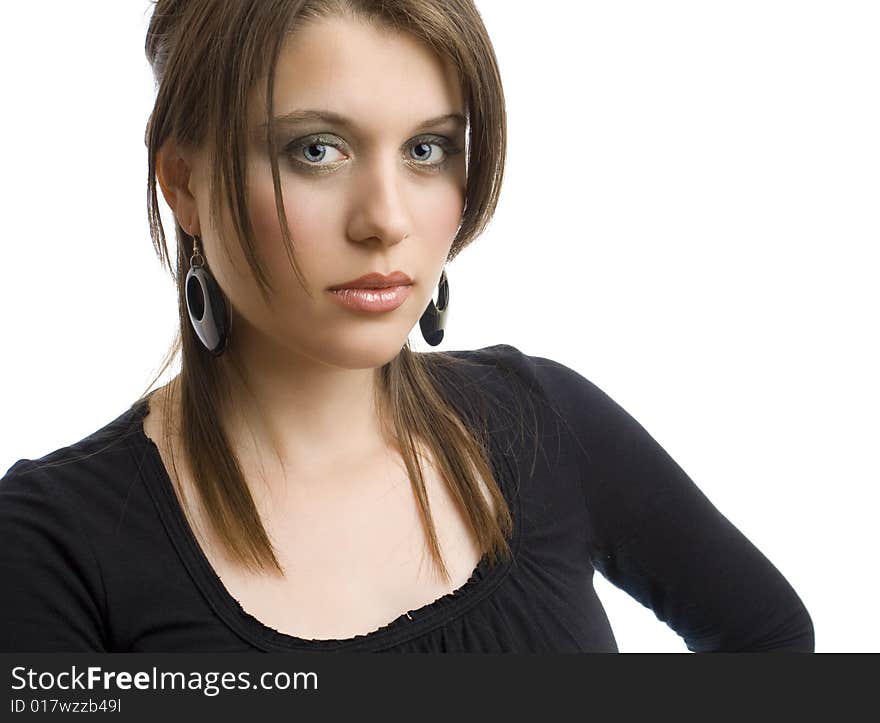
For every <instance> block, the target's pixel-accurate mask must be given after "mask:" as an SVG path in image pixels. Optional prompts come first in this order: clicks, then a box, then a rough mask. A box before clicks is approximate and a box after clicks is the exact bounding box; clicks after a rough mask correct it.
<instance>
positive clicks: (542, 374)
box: [445, 344, 617, 416]
mask: <svg viewBox="0 0 880 723" xmlns="http://www.w3.org/2000/svg"><path fill="white" fill-rule="evenodd" d="M445 354H446V355H449V356H452V357H453V358H454V359H456V360H463V361H464V362H465V364H466V366H465V367H464V368H465V369H473V370H475V372H482V374H481V378H482V379H485V380H489V379H491V380H493V381H496V382H500V383H502V384H504V385H505V386H506V387H507V388H508V389H509V390H510V391H512V392H518V393H519V395H520V396H522V395H524V394H528V395H531V396H534V397H537V398H540V399H541V400H542V401H543V402H545V403H546V404H548V405H549V406H550V407H551V408H552V409H553V410H554V411H556V412H560V413H564V414H565V415H566V416H567V415H569V414H571V413H577V414H583V413H584V412H585V411H590V410H592V411H593V412H596V413H598V412H599V411H601V410H603V409H604V410H606V411H608V410H609V409H613V408H614V407H616V406H617V405H616V403H615V402H614V401H613V400H612V399H611V398H610V397H609V396H608V395H607V394H606V393H605V392H603V391H602V390H601V389H600V388H599V387H598V386H597V385H596V384H594V383H593V382H592V381H590V380H589V379H588V378H587V377H585V376H584V375H583V374H582V373H581V372H580V371H578V370H576V369H575V368H572V367H570V366H567V365H566V364H563V363H562V362H560V361H557V360H556V359H551V358H548V357H544V356H539V355H535V354H528V353H526V352H524V351H522V350H521V349H519V348H518V347H515V346H513V345H511V344H495V345H493V346H487V347H482V348H480V349H473V350H458V351H449V352H445Z"/></svg>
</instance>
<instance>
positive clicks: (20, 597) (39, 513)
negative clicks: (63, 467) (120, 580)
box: [0, 460, 106, 653]
mask: <svg viewBox="0 0 880 723" xmlns="http://www.w3.org/2000/svg"><path fill="white" fill-rule="evenodd" d="M36 467H37V465H36V464H35V463H34V462H32V461H31V460H19V461H18V462H16V463H15V464H14V465H13V466H12V467H11V468H10V469H9V471H8V472H7V473H6V475H5V476H4V477H3V478H2V479H0V579H2V580H3V592H2V593H0V652H4V653H6V652H106V646H105V643H104V640H105V638H104V623H103V620H104V617H103V615H102V611H101V603H102V602H103V601H104V589H103V582H102V579H101V574H100V570H99V568H98V564H97V561H96V559H95V555H94V553H93V551H92V549H91V547H90V545H89V542H88V540H87V539H86V537H85V535H84V534H83V531H82V529H81V525H80V522H79V519H78V516H77V514H76V512H75V511H74V509H73V508H72V507H71V506H70V505H69V504H68V501H67V499H66V498H65V497H64V494H63V490H62V485H61V484H60V483H58V482H57V481H56V482H55V483H53V481H52V479H51V475H52V470H51V468H49V469H48V470H47V471H44V470H40V469H35V468H36Z"/></svg>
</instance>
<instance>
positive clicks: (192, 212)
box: [156, 139, 201, 236]
mask: <svg viewBox="0 0 880 723" xmlns="http://www.w3.org/2000/svg"><path fill="white" fill-rule="evenodd" d="M194 164H195V156H194V154H192V153H189V152H186V151H184V150H183V149H181V148H180V147H179V146H178V145H177V144H176V143H175V142H174V141H172V140H170V139H169V140H167V141H165V143H163V144H162V147H161V148H159V150H158V151H157V152H156V178H157V180H158V181H159V186H160V187H161V189H162V195H163V196H164V197H165V201H166V202H167V203H168V205H169V206H170V207H171V209H172V210H173V211H174V216H175V218H176V219H177V222H178V223H179V224H180V225H181V226H182V227H183V230H184V231H186V232H187V233H188V234H189V235H190V236H195V235H198V234H200V233H201V229H200V224H199V209H198V205H197V203H196V198H195V196H194V195H193V193H192V190H191V189H192V187H193V183H192V178H193V170H194Z"/></svg>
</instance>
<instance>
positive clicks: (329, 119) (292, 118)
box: [257, 108, 465, 131]
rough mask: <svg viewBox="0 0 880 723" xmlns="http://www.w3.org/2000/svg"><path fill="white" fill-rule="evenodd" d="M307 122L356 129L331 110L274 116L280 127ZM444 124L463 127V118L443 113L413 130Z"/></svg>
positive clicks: (303, 111) (298, 111) (307, 109)
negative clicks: (321, 122) (322, 122)
mask: <svg viewBox="0 0 880 723" xmlns="http://www.w3.org/2000/svg"><path fill="white" fill-rule="evenodd" d="M308 121H324V122H325V123H333V124H335V125H337V126H341V127H343V128H347V129H350V130H354V129H356V128H357V123H355V121H353V120H352V119H350V118H346V117H345V116H344V115H340V114H339V113H335V112H334V111H331V110H315V109H311V108H304V109H301V110H293V111H291V112H290V113H285V114H284V115H280V116H276V118H275V123H277V124H278V125H281V126H285V125H286V126H290V125H295V124H298V123H305V122H308ZM444 123H454V124H455V125H456V126H461V127H463V126H464V125H465V118H464V116H463V115H461V113H445V114H444V115H438V116H436V117H435V118H428V120H425V121H422V122H421V123H419V124H418V125H417V126H416V127H415V130H416V131H422V130H425V129H426V128H434V127H436V126H440V125H443V124H444ZM265 128H266V123H261V124H260V125H259V126H258V127H257V129H258V130H265Z"/></svg>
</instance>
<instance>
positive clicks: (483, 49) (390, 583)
mask: <svg viewBox="0 0 880 723" xmlns="http://www.w3.org/2000/svg"><path fill="white" fill-rule="evenodd" d="M146 51H147V56H148V58H149V61H150V63H151V65H152V68H153V71H154V74H155V78H156V82H157V97H156V102H155V106H154V109H153V111H152V114H151V116H150V119H149V122H148V126H147V130H146V138H145V142H146V145H147V149H148V158H149V168H148V176H149V179H150V181H149V189H148V190H149V193H148V211H149V218H150V222H151V232H152V234H153V240H154V243H155V246H156V249H157V251H158V252H159V253H160V257H161V258H162V259H163V260H164V262H165V263H166V264H167V267H168V269H169V271H170V272H171V273H172V275H173V277H174V279H175V283H176V288H177V293H178V299H179V309H180V337H179V339H178V340H177V343H176V344H175V346H174V347H173V349H172V354H169V357H168V359H167V360H166V364H165V366H164V367H163V369H162V371H160V373H159V374H160V375H161V373H162V372H163V371H165V369H167V368H168V366H169V364H170V360H171V358H172V357H173V352H176V351H180V352H181V371H180V373H179V374H178V375H177V376H176V377H174V378H173V380H172V381H171V382H169V383H168V384H166V385H164V386H163V387H160V388H158V389H156V390H154V391H152V392H150V393H148V394H145V395H144V396H142V397H141V398H139V399H138V400H136V401H135V403H134V404H132V406H131V407H130V408H129V409H127V410H126V411H125V412H124V413H122V414H121V415H120V416H119V417H117V418H116V419H114V420H113V421H111V422H109V423H108V424H107V425H106V426H104V427H103V428H101V429H100V430H98V431H96V432H94V433H93V434H92V435H90V436H89V437H87V438H85V439H83V440H80V441H79V442H77V443H75V444H73V445H70V446H68V447H65V448H63V449H59V450H56V451H55V452H52V453H51V454H48V455H46V456H45V457H43V458H40V459H37V460H30V459H22V460H19V461H18V462H16V463H15V464H14V465H13V466H12V467H11V468H10V469H9V470H8V472H7V474H6V476H5V477H4V478H3V479H2V480H0V536H2V542H3V544H2V545H0V575H2V576H3V579H4V580H5V581H6V584H5V585H4V588H5V590H4V594H3V595H2V596H0V649H2V650H4V651H138V652H160V651H174V652H208V651H211V652H222V651H230V652H232V651H239V652H241V651H253V650H262V651H293V650H324V651H340V650H344V651H371V652H379V651H382V652H468V651H470V652H588V651H609V652H616V651H617V645H616V643H615V639H614V636H613V634H612V631H611V628H610V626H609V623H608V619H607V617H606V615H605V613H604V610H603V608H602V605H601V603H600V601H599V600H598V598H597V596H596V594H595V592H594V589H593V584H592V578H593V574H594V570H599V571H600V572H601V573H602V574H603V575H605V576H606V577H607V578H608V579H609V580H610V581H611V582H613V583H614V584H615V585H617V586H619V587H621V588H622V589H624V590H626V591H627V592H628V593H630V594H631V595H632V596H633V597H634V598H635V599H637V600H639V601H640V602H641V603H642V604H644V605H646V606H648V607H650V608H651V609H652V610H653V611H654V612H655V613H656V615H657V617H658V619H659V620H662V621H664V622H666V623H667V624H668V625H669V626H671V627H672V628H673V629H674V630H675V631H676V632H677V633H679V635H681V636H682V638H683V639H684V641H685V643H686V644H687V647H688V648H689V649H690V650H692V651H739V650H742V651H745V650H748V651H761V650H802V651H811V650H813V627H812V622H811V619H810V616H809V614H808V612H807V610H806V608H805V607H804V605H803V603H802V602H801V600H800V599H799V598H798V596H797V594H796V593H795V591H794V590H793V589H792V588H791V586H790V585H789V584H788V582H787V581H786V580H785V578H784V577H783V576H782V575H781V574H780V573H779V571H778V570H777V569H776V568H775V567H774V566H773V565H772V564H771V563H770V561H769V560H767V558H766V557H764V556H763V555H762V554H761V552H760V551H758V550H757V549H756V548H755V547H754V546H753V545H752V544H751V543H750V542H749V541H748V540H747V539H746V538H745V537H744V536H743V535H742V534H741V533H740V532H739V531H738V530H737V529H736V528H735V527H734V526H733V525H732V524H731V523H730V522H729V521H728V520H727V519H726V518H725V517H724V516H723V515H722V514H721V513H719V512H718V510H717V509H715V507H713V505H712V504H711V503H710V502H709V500H708V499H707V498H706V497H705V496H704V495H703V494H702V493H701V492H700V490H699V489H698V488H697V487H696V486H695V485H694V483H693V482H692V481H691V480H690V479H689V478H688V476H687V475H686V474H685V473H684V471H683V470H682V469H681V468H680V467H679V466H678V465H677V464H676V463H675V462H674V461H673V460H672V459H671V458H670V457H669V455H668V454H666V452H665V451H664V450H663V449H662V448H661V447H660V446H659V445H658V443H657V442H656V441H655V440H654V439H653V438H652V437H651V436H650V435H649V434H648V433H647V432H646V431H645V429H644V428H643V427H641V426H640V425H639V424H638V422H636V421H635V420H634V419H633V418H632V417H631V416H630V415H628V414H627V413H626V412H625V411H624V410H623V409H622V408H621V407H620V406H619V405H617V404H616V403H615V402H614V401H613V400H612V399H611V398H610V397H608V396H607V395H606V394H604V393H603V392H602V391H601V390H599V389H598V388H597V387H596V386H594V385H593V384H592V383H590V382H589V381H588V380H587V379H585V378H584V377H583V376H581V375H580V374H578V373H577V372H575V371H573V370H572V369H569V368H567V367H565V366H564V365H562V364H559V363H558V362H555V361H552V360H550V359H546V358H543V357H537V356H529V355H527V354H524V353H523V352H521V351H520V350H519V349H517V348H515V347H513V346H510V345H507V344H496V345H494V346H489V347H484V348H482V349H478V350H474V351H447V352H439V351H435V352H431V353H422V354H417V353H413V352H412V351H411V349H410V347H409V343H408V335H409V333H410V332H411V330H412V329H413V327H414V326H415V325H416V324H417V323H418V325H419V328H420V331H421V333H422V334H423V335H424V337H425V339H426V341H427V342H428V343H429V344H431V345H437V344H438V343H439V342H440V341H441V340H442V336H443V329H444V325H445V323H446V320H447V318H446V309H447V305H448V303H449V298H450V293H449V282H448V278H447V276H446V271H445V268H446V266H445V265H446V264H447V262H449V261H450V260H452V259H453V258H455V257H456V256H457V254H458V253H459V252H460V251H461V250H462V249H463V248H464V247H465V246H467V245H468V244H470V243H471V241H472V240H474V239H475V238H476V237H477V236H478V235H479V234H480V232H481V231H482V230H483V229H484V227H485V226H486V224H487V223H488V221H489V219H490V218H491V216H492V214H493V211H494V209H495V205H496V201H497V198H498V193H499V188H500V183H501V178H502V175H503V169H504V157H505V128H506V124H505V111H504V96H503V92H502V87H501V83H500V76H499V72H498V68H497V65H496V60H495V55H494V52H493V50H492V46H491V43H490V41H489V39H488V36H487V34H486V30H485V28H484V26H483V24H482V22H481V19H480V16H479V14H478V12H477V10H476V8H475V7H474V5H473V3H472V0H392V1H388V2H383V3H375V2H370V1H368V0H338V1H337V0H306V1H305V2H299V1H296V0H274V1H273V2H264V1H262V0H261V1H260V2H257V1H247V2H236V3H228V2H224V1H223V0H186V1H185V2H184V1H180V0H159V1H158V2H157V3H156V4H155V8H154V12H153V15H152V19H151V23H150V27H149V32H148V36H147V42H146ZM156 182H158V184H159V186H160V188H161V192H162V194H163V196H164V198H165V201H166V202H167V203H168V205H169V206H170V208H171V209H172V211H173V214H174V221H175V231H176V240H177V263H176V265H173V264H172V263H171V257H170V254H169V252H168V247H167V245H166V242H165V234H164V230H163V228H162V224H161V221H160V218H159V211H158V194H157V190H156ZM435 289H437V300H436V302H435V301H434V298H433V297H434V290H435ZM157 378H158V376H157ZM154 381H155V380H154Z"/></svg>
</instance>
